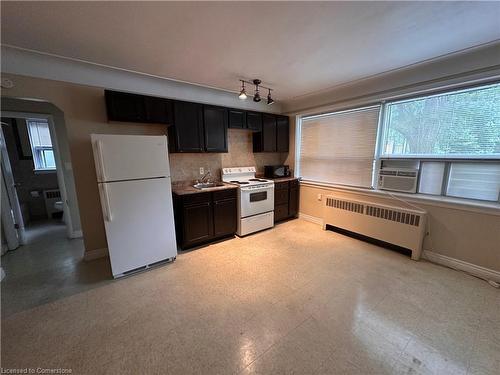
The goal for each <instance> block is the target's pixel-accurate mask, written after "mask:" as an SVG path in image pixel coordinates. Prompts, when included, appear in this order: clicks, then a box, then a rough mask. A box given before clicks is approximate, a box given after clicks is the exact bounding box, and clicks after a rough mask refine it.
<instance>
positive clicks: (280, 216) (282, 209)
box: [274, 204, 288, 221]
mask: <svg viewBox="0 0 500 375" xmlns="http://www.w3.org/2000/svg"><path fill="white" fill-rule="evenodd" d="M287 217H288V204H280V205H279V206H276V207H274V221H280V220H284V219H286V218H287Z"/></svg>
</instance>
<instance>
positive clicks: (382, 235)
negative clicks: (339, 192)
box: [323, 195, 427, 260]
mask: <svg viewBox="0 0 500 375" xmlns="http://www.w3.org/2000/svg"><path fill="white" fill-rule="evenodd" d="M426 220H427V213H426V212H425V211H421V210H414V209H408V208H405V207H399V206H390V205H384V204H378V203H371V202H368V201H363V200H357V199H345V198H342V197H337V196H333V195H327V196H326V197H325V204H324V206H323V229H326V226H327V225H333V226H334V227H338V228H341V229H345V230H348V231H351V232H355V233H359V234H362V235H364V236H367V237H371V238H374V239H377V240H380V241H385V242H388V243H391V244H394V245H397V246H401V247H404V248H407V249H409V250H411V258H412V259H414V260H418V259H420V255H421V253H422V243H423V239H424V235H425V223H426Z"/></svg>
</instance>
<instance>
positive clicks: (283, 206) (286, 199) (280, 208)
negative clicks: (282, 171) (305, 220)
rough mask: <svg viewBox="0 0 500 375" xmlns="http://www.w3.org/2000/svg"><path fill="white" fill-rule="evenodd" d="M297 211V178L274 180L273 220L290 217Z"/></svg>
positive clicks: (295, 214) (294, 215)
mask: <svg viewBox="0 0 500 375" xmlns="http://www.w3.org/2000/svg"><path fill="white" fill-rule="evenodd" d="M298 213H299V180H297V179H292V180H287V181H276V182H275V184H274V221H275V222H278V221H282V220H286V219H291V218H294V217H296V216H297V214H298Z"/></svg>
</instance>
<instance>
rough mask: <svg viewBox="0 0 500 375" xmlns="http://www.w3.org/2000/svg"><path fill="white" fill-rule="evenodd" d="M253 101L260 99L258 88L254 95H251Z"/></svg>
mask: <svg viewBox="0 0 500 375" xmlns="http://www.w3.org/2000/svg"><path fill="white" fill-rule="evenodd" d="M253 101H254V102H257V103H258V102H260V101H261V99H260V93H259V90H257V91H255V95H254V96H253Z"/></svg>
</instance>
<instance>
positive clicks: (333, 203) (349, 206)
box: [326, 198, 365, 214]
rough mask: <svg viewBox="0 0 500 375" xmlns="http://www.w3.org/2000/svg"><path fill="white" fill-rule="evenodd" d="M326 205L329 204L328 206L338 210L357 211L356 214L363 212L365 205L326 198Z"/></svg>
mask: <svg viewBox="0 0 500 375" xmlns="http://www.w3.org/2000/svg"><path fill="white" fill-rule="evenodd" d="M326 205H327V206H330V207H335V208H338V209H340V210H346V211H351V212H357V213H358V214H362V213H364V210H365V207H364V205H363V204H360V203H354V202H349V201H344V200H341V199H333V198H327V199H326Z"/></svg>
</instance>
